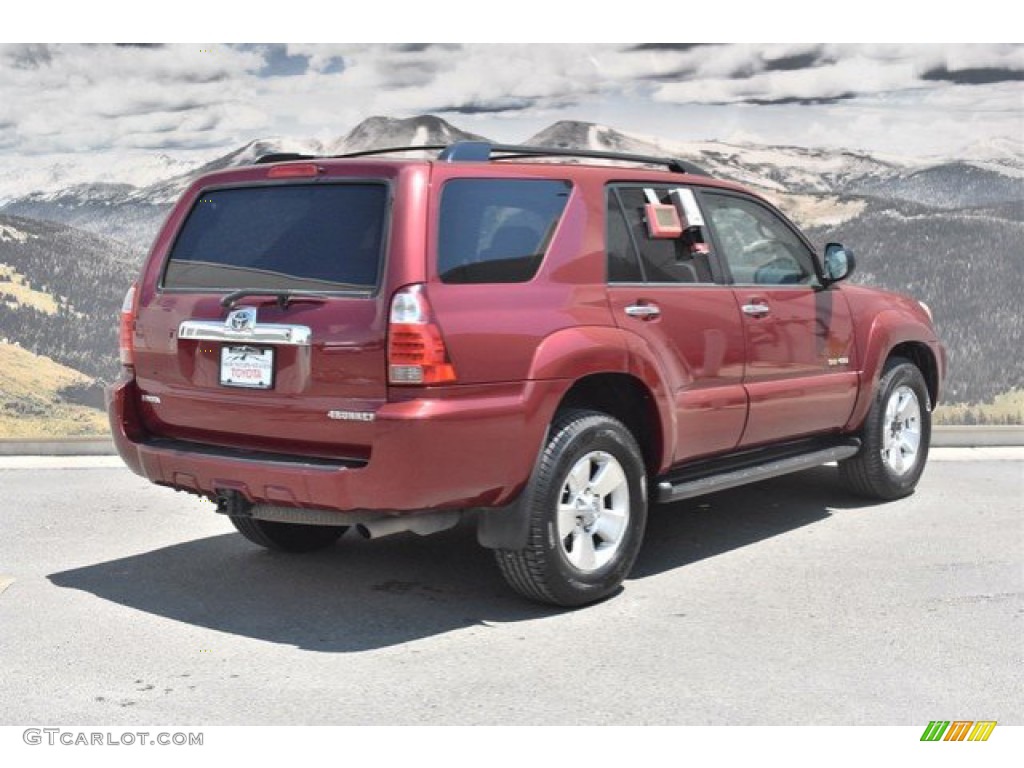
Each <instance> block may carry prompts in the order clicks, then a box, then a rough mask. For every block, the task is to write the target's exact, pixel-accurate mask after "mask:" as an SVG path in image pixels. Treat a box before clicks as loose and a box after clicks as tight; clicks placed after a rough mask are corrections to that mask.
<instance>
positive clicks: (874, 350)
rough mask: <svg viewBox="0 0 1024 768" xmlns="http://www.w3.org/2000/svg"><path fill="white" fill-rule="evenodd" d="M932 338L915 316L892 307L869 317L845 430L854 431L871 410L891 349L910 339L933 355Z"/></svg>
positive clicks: (933, 336)
mask: <svg viewBox="0 0 1024 768" xmlns="http://www.w3.org/2000/svg"><path fill="white" fill-rule="evenodd" d="M935 341H936V340H935V335H934V333H933V331H932V329H931V328H929V327H928V326H927V325H925V324H924V323H922V322H920V321H918V320H916V319H915V318H913V317H910V316H908V315H907V314H905V313H903V312H900V311H898V310H895V309H887V310H885V311H883V312H879V313H878V315H876V316H875V318H874V319H873V320H872V322H871V327H870V328H869V329H868V333H867V338H866V339H865V340H864V345H863V348H862V351H861V354H860V360H861V361H862V364H861V368H860V393H859V394H858V395H857V402H856V403H854V406H853V411H852V412H851V413H850V418H849V420H848V421H847V423H846V426H845V429H846V430H849V431H855V430H856V429H858V428H859V427H860V425H861V424H862V423H863V422H864V419H865V418H866V417H867V414H868V411H869V410H870V409H871V403H872V401H873V399H874V396H875V391H876V389H877V386H878V380H879V379H880V378H881V375H882V367H883V366H884V365H885V361H886V360H887V359H888V357H889V354H890V353H891V352H892V350H893V349H895V348H896V347H897V346H899V345H900V344H904V343H908V342H911V343H914V344H923V345H924V346H926V347H928V349H929V354H933V355H934V352H933V351H932V349H931V348H932V346H933V345H934V343H935Z"/></svg>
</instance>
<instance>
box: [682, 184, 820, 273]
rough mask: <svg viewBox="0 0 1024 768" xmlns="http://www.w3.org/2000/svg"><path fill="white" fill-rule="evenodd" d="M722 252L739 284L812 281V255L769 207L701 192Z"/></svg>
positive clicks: (728, 196) (750, 201) (734, 197)
mask: <svg viewBox="0 0 1024 768" xmlns="http://www.w3.org/2000/svg"><path fill="white" fill-rule="evenodd" d="M702 202H703V203H704V209H705V212H706V214H707V216H708V218H709V219H710V220H711V226H712V227H713V228H714V232H715V236H716V238H717V241H718V248H719V249H720V251H721V256H722V257H723V258H724V259H725V261H726V262H727V263H728V265H729V271H730V272H732V277H733V281H734V282H735V283H737V284H740V285H815V284H817V276H816V275H815V271H814V255H813V254H812V253H811V252H810V251H809V250H808V249H807V246H806V245H804V243H803V241H802V240H800V238H799V237H797V235H796V233H794V232H793V230H792V229H791V228H790V227H789V226H788V225H787V224H786V223H785V222H784V221H783V220H782V219H780V218H779V217H778V216H777V215H776V214H775V213H774V212H772V211H771V210H769V209H768V208H766V207H764V206H762V205H759V204H758V203H755V202H753V201H752V200H747V199H745V198H741V197H736V196H733V195H721V194H716V193H714V192H705V193H704V194H703V200H702Z"/></svg>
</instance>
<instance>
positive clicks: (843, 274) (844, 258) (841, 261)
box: [825, 243, 857, 283]
mask: <svg viewBox="0 0 1024 768" xmlns="http://www.w3.org/2000/svg"><path fill="white" fill-rule="evenodd" d="M856 265H857V261H856V259H854V257H853V251H851V250H850V249H849V248H844V247H843V246H842V245H840V244H839V243H829V244H828V245H826V246H825V279H826V280H827V281H828V282H830V283H837V282H839V281H840V280H843V279H844V278H847V277H849V276H850V275H851V274H852V273H853V268H854V267H855V266H856Z"/></svg>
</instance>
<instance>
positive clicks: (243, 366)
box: [220, 347, 274, 389]
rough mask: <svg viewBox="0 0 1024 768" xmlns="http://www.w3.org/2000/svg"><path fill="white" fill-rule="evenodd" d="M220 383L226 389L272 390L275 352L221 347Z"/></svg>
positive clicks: (251, 348)
mask: <svg viewBox="0 0 1024 768" xmlns="http://www.w3.org/2000/svg"><path fill="white" fill-rule="evenodd" d="M220 383H221V384H222V385H224V386H225V387H246V388H248V389H270V388H271V387H273V386H274V350H273V349H259V348H257V347H221V350H220Z"/></svg>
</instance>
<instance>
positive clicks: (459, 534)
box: [48, 468, 859, 653]
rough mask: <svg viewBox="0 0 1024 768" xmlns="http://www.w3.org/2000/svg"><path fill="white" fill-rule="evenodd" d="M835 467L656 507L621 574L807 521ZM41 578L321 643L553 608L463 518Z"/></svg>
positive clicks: (168, 551)
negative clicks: (310, 547)
mask: <svg viewBox="0 0 1024 768" xmlns="http://www.w3.org/2000/svg"><path fill="white" fill-rule="evenodd" d="M829 472H831V473H832V474H831V475H829V474H828V473H829ZM834 472H835V470H834V469H831V470H830V469H829V468H822V469H819V470H811V471H809V472H804V473H801V474H800V475H799V476H793V477H789V478H779V479H777V480H771V481H768V482H764V483H760V484H758V485H753V486H748V487H747V488H741V489H736V490H732V491H725V492H722V493H718V494H714V495H711V496H706V497H703V498H700V499H693V500H690V501H687V502H681V503H678V504H674V505H671V506H668V507H660V508H656V509H654V510H653V511H652V514H651V518H650V521H649V526H648V535H647V543H646V544H645V546H644V549H643V550H642V551H641V553H640V559H639V561H638V563H637V566H636V568H635V569H634V572H633V575H632V577H631V578H633V579H636V578H643V577H644V576H649V575H652V574H655V573H660V572H663V571H666V570H669V569H673V568H678V567H681V566H685V565H686V564H688V563H692V562H695V561H697V560H701V559H703V558H705V557H711V556H714V555H716V554H720V553H722V552H726V551H729V550H732V549H735V548H737V547H742V546H746V545H749V544H753V543H756V542H757V541H760V540H763V539H766V538H770V537H772V536H775V535H778V534H781V533H785V532H787V531H790V530H793V529H795V528H799V527H801V526H805V525H809V524H812V523H814V522H816V521H819V520H822V519H824V518H826V517H828V515H829V514H830V512H829V509H830V508H832V509H836V508H843V507H847V506H854V505H858V504H859V502H855V501H853V500H852V498H851V497H848V496H845V495H844V494H843V492H841V491H839V490H837V489H836V485H835V482H834ZM225 524H227V521H226V520H225ZM48 578H49V579H50V581H51V582H52V583H53V584H54V585H56V586H58V587H63V588H68V589H77V590H82V591H84V592H88V593H90V594H93V595H95V596H96V597H99V598H101V599H104V600H109V601H112V602H115V603H118V604H120V605H124V606H126V607H129V608H132V609H135V610H139V611H144V612H146V613H150V614H154V615H158V616H161V617H166V618H170V619H173V620H176V621H181V622H186V623H189V624H192V625H195V626H200V627H207V628H210V629H214V630H217V631H219V632H228V633H232V634H236V635H241V636H245V637H250V638H254V639H259V640H265V641H268V642H273V643H281V644H286V645H293V646H296V647H299V648H303V649H308V650H315V651H322V652H328V653H338V652H341V653H345V652H357V651H365V650H370V649H376V648H385V647H389V646H394V645H399V644H401V643H405V642H409V641H412V640H416V639H420V638H424V637H431V636H434V635H438V634H442V633H445V632H450V631H453V630H457V629H461V628H467V627H473V626H487V625H488V624H489V623H491V622H494V623H508V622H516V621H524V620H530V619H536V618H543V617H545V616H551V615H554V614H557V613H561V612H562V611H561V610H560V609H556V608H552V607H545V606H540V605H534V604H532V603H530V602H527V601H525V600H523V599H521V598H519V597H517V596H516V595H515V594H514V593H512V592H511V591H510V590H509V589H508V588H507V587H506V586H505V584H504V583H503V581H502V580H501V577H500V576H499V574H498V571H497V568H496V567H495V565H494V563H493V560H492V557H491V554H490V553H489V552H488V551H487V550H484V549H482V548H481V547H479V546H477V544H476V541H475V531H474V529H473V527H472V526H470V525H461V526H459V527H457V528H455V529H453V530H451V531H447V532H445V533H441V534H437V535H434V536H429V537H424V538H421V537H418V536H415V535H413V534H400V535H396V536H392V537H387V538H383V539H379V540H375V541H364V540H362V539H360V538H358V537H357V536H356V535H355V534H354V532H353V531H349V532H348V533H346V535H345V536H344V537H343V538H342V539H341V540H340V542H339V543H338V545H337V546H335V547H332V548H330V549H328V550H325V551H322V552H317V553H313V554H307V555H289V554H282V553H275V552H267V551H264V550H261V549H259V548H257V547H255V546H254V545H252V544H250V543H249V542H247V541H246V540H244V539H243V538H242V537H241V536H239V535H236V534H234V533H226V534H224V535H218V536H211V537H207V538H203V539H197V540H194V541H188V542H184V543H180V544H174V545H171V546H168V547H163V548H160V549H155V550H152V551H149V552H143V553H141V554H137V555H131V556H129V557H124V558H119V559H117V560H110V561H107V562H103V563H97V564H94V565H89V566H85V567H81V568H75V569H73V570H68V571H63V572H60V573H54V574H51V575H50V576H49V577H48ZM627 589H628V582H627ZM612 599H616V598H612ZM618 599H625V596H624V595H620V596H619V597H618Z"/></svg>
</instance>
